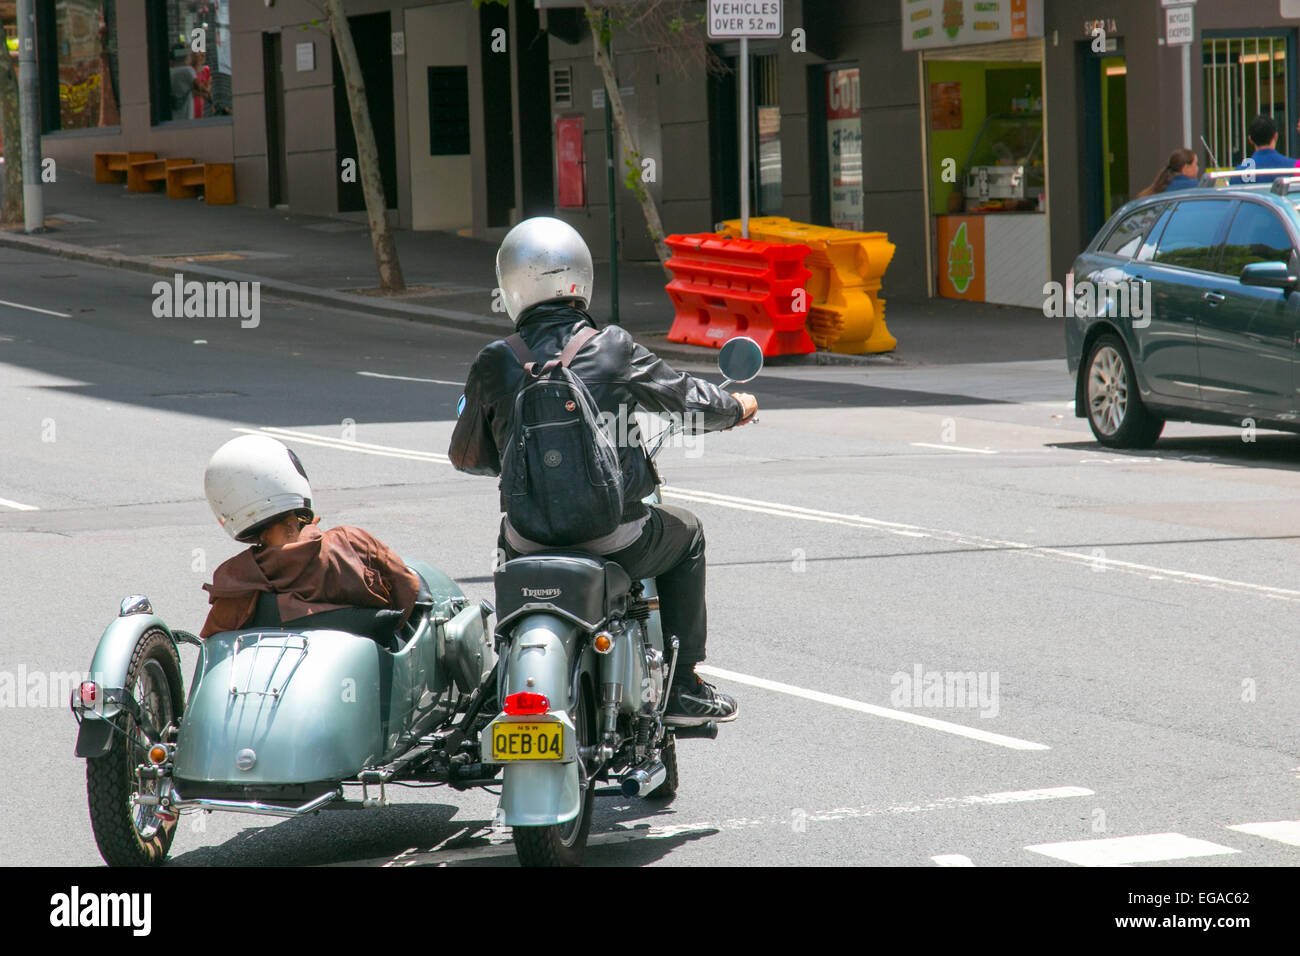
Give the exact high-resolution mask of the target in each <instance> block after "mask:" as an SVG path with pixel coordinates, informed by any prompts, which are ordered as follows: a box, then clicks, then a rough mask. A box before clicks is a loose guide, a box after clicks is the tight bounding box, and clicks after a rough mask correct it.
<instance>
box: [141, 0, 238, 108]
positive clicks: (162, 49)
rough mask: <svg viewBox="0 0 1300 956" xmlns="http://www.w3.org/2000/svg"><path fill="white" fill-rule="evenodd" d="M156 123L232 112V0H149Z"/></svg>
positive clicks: (151, 81)
mask: <svg viewBox="0 0 1300 956" xmlns="http://www.w3.org/2000/svg"><path fill="white" fill-rule="evenodd" d="M147 17H148V31H149V75H150V88H151V91H152V96H151V99H152V104H153V117H154V122H155V123H166V122H169V121H174V120H197V119H209V118H211V117H216V116H229V115H230V113H231V111H232V105H233V102H232V96H231V93H232V90H231V82H230V76H231V56H230V53H231V46H230V0H149V5H148V7H147Z"/></svg>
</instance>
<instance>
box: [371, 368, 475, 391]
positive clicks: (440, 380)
mask: <svg viewBox="0 0 1300 956" xmlns="http://www.w3.org/2000/svg"><path fill="white" fill-rule="evenodd" d="M357 374H358V375H365V376H366V377H367V378H391V379H393V380H395V381H398V382H428V383H429V384H431V385H455V386H457V387H458V388H459V387H461V386H463V385H464V384H465V383H464V382H449V381H447V380H446V379H443V378H413V377H412V376H410V375H385V374H384V373H383V372H357Z"/></svg>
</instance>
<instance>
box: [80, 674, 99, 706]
mask: <svg viewBox="0 0 1300 956" xmlns="http://www.w3.org/2000/svg"><path fill="white" fill-rule="evenodd" d="M79 692H80V694H81V703H82V705H83V706H85V707H93V706H94V705H95V698H96V697H98V696H99V688H98V687H96V686H95V682H94V681H93V680H85V681H82V682H81V687H80V688H79Z"/></svg>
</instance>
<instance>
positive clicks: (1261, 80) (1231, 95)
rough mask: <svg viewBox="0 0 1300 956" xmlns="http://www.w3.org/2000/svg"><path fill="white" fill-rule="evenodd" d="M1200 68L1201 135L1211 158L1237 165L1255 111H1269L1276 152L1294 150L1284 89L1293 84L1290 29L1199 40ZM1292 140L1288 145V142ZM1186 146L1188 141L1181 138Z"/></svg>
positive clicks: (1222, 164) (1221, 163)
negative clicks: (1276, 129)
mask: <svg viewBox="0 0 1300 956" xmlns="http://www.w3.org/2000/svg"><path fill="white" fill-rule="evenodd" d="M1201 46H1202V51H1201V74H1202V84H1203V91H1204V94H1203V95H1204V104H1205V138H1206V141H1207V142H1208V143H1209V144H1210V150H1211V153H1212V156H1211V157H1210V162H1211V163H1212V164H1213V163H1216V162H1217V164H1218V165H1219V166H1220V167H1231V166H1236V165H1238V164H1240V163H1241V162H1243V161H1244V160H1245V159H1246V157H1247V156H1248V155H1250V153H1251V151H1252V148H1251V146H1250V145H1249V142H1248V141H1247V138H1246V133H1247V130H1249V129H1250V122H1251V120H1253V119H1254V118H1255V117H1256V116H1259V115H1264V116H1271V117H1272V118H1273V119H1274V121H1275V122H1276V123H1277V128H1278V131H1279V132H1280V133H1281V136H1279V138H1278V147H1277V148H1278V152H1280V153H1286V154H1288V155H1294V152H1292V150H1293V149H1294V147H1295V143H1296V140H1295V138H1294V134H1293V132H1292V130H1291V126H1292V122H1293V121H1292V119H1291V111H1290V106H1289V103H1288V96H1287V94H1288V91H1291V90H1294V89H1295V88H1296V77H1295V71H1294V69H1293V67H1292V63H1293V61H1294V59H1295V39H1294V35H1293V33H1292V32H1289V31H1279V32H1278V33H1277V34H1272V35H1270V34H1261V35H1258V36H1213V35H1207V36H1206V37H1205V38H1204V39H1203V41H1202V44H1201ZM1288 144H1290V145H1288ZM1185 145H1187V146H1189V147H1191V146H1193V144H1192V143H1187V144H1185Z"/></svg>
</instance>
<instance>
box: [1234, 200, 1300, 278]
mask: <svg viewBox="0 0 1300 956" xmlns="http://www.w3.org/2000/svg"><path fill="white" fill-rule="evenodd" d="M1290 258H1291V236H1290V235H1289V234H1288V233H1287V231H1286V227H1285V226H1283V225H1282V221H1281V220H1280V219H1278V218H1277V216H1275V215H1274V214H1273V213H1272V212H1270V211H1269V210H1267V209H1265V208H1264V207H1263V206H1257V205H1256V204H1255V203H1252V202H1243V203H1242V204H1241V208H1240V209H1238V210H1237V215H1236V216H1235V217H1234V218H1233V220H1232V228H1231V229H1229V230H1228V239H1227V241H1226V242H1225V243H1224V244H1223V258H1222V260H1221V262H1220V264H1219V268H1218V270H1217V271H1219V272H1222V273H1223V274H1224V275H1230V276H1238V275H1241V270H1242V269H1243V268H1245V267H1246V266H1248V265H1249V264H1250V263H1252V262H1287V261H1289V260H1290Z"/></svg>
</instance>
